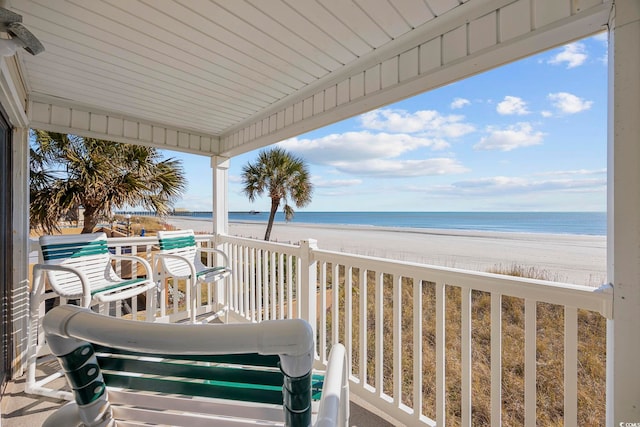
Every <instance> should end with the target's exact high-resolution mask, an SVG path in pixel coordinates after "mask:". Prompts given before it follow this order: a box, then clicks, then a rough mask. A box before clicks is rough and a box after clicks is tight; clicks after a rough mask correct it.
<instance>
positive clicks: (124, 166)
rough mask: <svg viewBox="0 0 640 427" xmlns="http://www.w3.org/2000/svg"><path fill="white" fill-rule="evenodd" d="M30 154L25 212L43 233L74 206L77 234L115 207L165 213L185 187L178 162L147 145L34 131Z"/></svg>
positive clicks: (93, 224)
mask: <svg viewBox="0 0 640 427" xmlns="http://www.w3.org/2000/svg"><path fill="white" fill-rule="evenodd" d="M30 153H31V158H30V165H29V166H30V178H29V186H30V188H29V190H30V197H31V203H30V206H29V217H30V221H31V226H32V228H42V229H43V230H44V231H45V232H46V233H51V232H52V231H59V227H58V222H59V220H60V218H61V217H63V216H64V215H67V213H68V212H69V211H70V210H74V209H77V208H78V207H79V206H82V207H83V208H84V227H83V229H82V233H91V232H93V229H94V228H95V226H96V225H97V224H98V220H99V219H100V218H101V217H103V216H108V215H109V214H110V213H111V210H112V209H114V208H123V207H125V206H130V207H141V208H142V209H145V210H150V211H154V212H156V213H157V214H158V215H165V214H167V213H169V212H170V210H171V208H172V207H173V203H174V202H175V200H176V199H177V198H178V197H179V196H180V194H181V193H182V192H183V191H184V189H185V187H186V180H185V177H184V172H183V169H182V164H181V162H180V161H179V160H175V159H172V158H170V159H163V158H162V156H161V154H160V153H159V151H158V150H157V149H155V148H151V147H143V146H139V145H130V144H122V143H117V142H110V141H105V140H101V139H95V138H83V137H80V136H76V135H65V134H60V133H55V132H46V131H33V132H32V139H31V147H30Z"/></svg>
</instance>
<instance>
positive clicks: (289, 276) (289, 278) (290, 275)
mask: <svg viewBox="0 0 640 427" xmlns="http://www.w3.org/2000/svg"><path fill="white" fill-rule="evenodd" d="M296 259H297V257H296ZM296 265H297V263H296ZM293 277H294V276H293V257H292V256H291V255H289V256H288V257H287V318H288V319H292V318H293V287H294V286H296V285H297V283H298V280H297V278H296V281H295V282H294V281H293ZM297 277H299V276H297ZM296 295H298V294H296Z"/></svg>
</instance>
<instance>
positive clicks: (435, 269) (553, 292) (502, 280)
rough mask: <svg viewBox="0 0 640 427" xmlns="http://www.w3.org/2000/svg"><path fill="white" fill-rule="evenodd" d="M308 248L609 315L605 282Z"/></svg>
mask: <svg viewBox="0 0 640 427" xmlns="http://www.w3.org/2000/svg"><path fill="white" fill-rule="evenodd" d="M312 252H313V258H314V259H315V260H317V261H324V262H330V263H336V264H342V265H349V266H352V267H358V268H364V269H366V270H371V271H376V272H381V273H386V274H395V275H398V276H402V277H408V278H417V279H420V280H423V281H427V282H434V283H444V284H447V285H452V286H458V287H466V288H471V289H473V290H477V291H483V292H490V293H498V294H501V295H504V296H512V297H517V298H525V299H531V300H535V301H539V302H547V303H550V304H561V305H567V306H571V307H576V308H583V309H586V310H591V311H596V312H598V313H600V314H602V315H603V316H605V317H607V318H611V317H612V304H613V289H612V287H611V286H609V285H603V286H601V287H599V288H596V287H590V286H583V285H575V284H571V283H560V282H551V281H546V280H538V279H529V278H524V277H516V276H507V275H502V274H495V273H485V272H477V271H470V270H462V269H457V268H451V267H440V266H434V265H426V264H419V263H414V262H408V261H395V260H389V259H385V258H377V257H371V256H365V255H354V254H348V253H344V252H337V251H328V250H322V249H314V250H312Z"/></svg>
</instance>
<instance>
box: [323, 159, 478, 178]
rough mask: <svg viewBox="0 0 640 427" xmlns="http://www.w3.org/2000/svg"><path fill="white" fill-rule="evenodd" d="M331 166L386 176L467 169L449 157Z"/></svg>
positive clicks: (457, 172)
mask: <svg viewBox="0 0 640 427" xmlns="http://www.w3.org/2000/svg"><path fill="white" fill-rule="evenodd" d="M333 166H334V167H335V168H336V169H338V170H339V171H340V172H344V173H350V174H357V175H367V176H377V177H388V178H392V177H418V176H433V175H451V174H459V173H464V172H468V171H469V169H467V168H466V167H464V166H463V165H462V164H461V163H460V162H458V161H457V160H455V159H451V158H434V159H424V160H384V159H372V160H365V161H361V162H351V163H348V162H335V163H334V164H333Z"/></svg>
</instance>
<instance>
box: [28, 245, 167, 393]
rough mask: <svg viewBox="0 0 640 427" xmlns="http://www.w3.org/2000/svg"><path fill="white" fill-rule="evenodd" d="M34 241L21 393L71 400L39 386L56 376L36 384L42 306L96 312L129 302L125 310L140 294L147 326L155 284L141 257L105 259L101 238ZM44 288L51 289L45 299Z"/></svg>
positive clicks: (151, 316)
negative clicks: (117, 264)
mask: <svg viewBox="0 0 640 427" xmlns="http://www.w3.org/2000/svg"><path fill="white" fill-rule="evenodd" d="M39 241H40V252H41V262H40V263H38V264H36V265H35V266H34V267H33V286H32V289H31V293H30V295H29V305H30V316H29V317H30V319H29V341H28V362H27V382H26V391H27V393H32V394H42V395H45V396H50V397H57V398H60V397H61V398H67V399H70V397H71V395H70V394H69V393H67V392H60V391H58V390H54V389H50V388H47V387H45V385H46V384H48V383H49V382H51V381H53V380H54V379H56V378H58V377H60V374H53V375H51V376H48V377H47V378H45V379H42V380H39V381H37V380H36V363H37V359H38V353H39V352H40V350H41V349H42V348H43V346H44V339H43V338H44V334H43V333H42V330H41V327H40V318H41V312H44V307H43V305H44V304H43V302H44V301H45V300H46V299H48V298H50V297H51V296H58V297H60V298H61V302H66V301H67V300H77V301H78V303H79V304H80V306H82V307H91V306H94V305H97V306H98V308H99V309H100V310H103V311H106V310H113V308H112V307H110V305H111V303H113V302H116V301H123V300H126V299H129V298H131V299H132V304H131V305H132V306H135V304H137V301H133V298H135V297H137V296H138V295H141V294H145V293H146V313H145V317H146V320H147V321H153V320H154V318H155V307H156V304H155V301H156V284H155V281H154V280H153V272H152V270H151V265H150V264H149V263H148V262H147V261H146V260H145V259H144V258H141V257H138V256H132V255H114V254H111V253H110V252H109V248H108V246H107V236H106V234H105V233H92V234H74V235H61V236H41V237H40V239H39ZM116 260H120V261H129V262H130V263H131V276H132V277H130V278H122V277H120V276H119V275H118V274H117V273H116V271H115V269H114V261H116ZM138 272H139V273H140V274H139V275H138ZM45 278H46V280H45ZM45 283H46V284H48V286H49V287H50V290H51V292H47V293H46V294H45ZM134 310H135V309H134ZM134 313H135V311H134Z"/></svg>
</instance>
